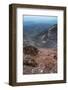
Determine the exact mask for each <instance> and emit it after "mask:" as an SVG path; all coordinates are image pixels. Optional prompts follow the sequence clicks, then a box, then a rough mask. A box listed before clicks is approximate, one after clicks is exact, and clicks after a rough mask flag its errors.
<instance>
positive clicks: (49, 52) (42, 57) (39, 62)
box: [23, 48, 57, 74]
mask: <svg viewBox="0 0 68 90" xmlns="http://www.w3.org/2000/svg"><path fill="white" fill-rule="evenodd" d="M32 50H33V49H32ZM33 51H34V50H33ZM31 52H32V51H31ZM47 73H57V49H56V48H39V50H38V52H36V54H34V55H33V54H31V53H29V54H26V53H24V60H23V74H47Z"/></svg>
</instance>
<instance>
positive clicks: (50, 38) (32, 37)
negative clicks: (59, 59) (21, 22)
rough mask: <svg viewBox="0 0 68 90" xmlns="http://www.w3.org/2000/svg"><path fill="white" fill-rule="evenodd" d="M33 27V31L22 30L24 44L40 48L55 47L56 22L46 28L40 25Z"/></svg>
mask: <svg viewBox="0 0 68 90" xmlns="http://www.w3.org/2000/svg"><path fill="white" fill-rule="evenodd" d="M43 26H45V25H43ZM33 29H34V30H33V32H32V31H31V32H24V46H29V45H32V46H35V47H40V48H56V47H57V24H55V25H52V26H50V27H49V28H48V29H47V30H46V28H45V27H42V26H41V25H40V27H34V28H33ZM35 29H36V30H35ZM38 30H39V31H38Z"/></svg>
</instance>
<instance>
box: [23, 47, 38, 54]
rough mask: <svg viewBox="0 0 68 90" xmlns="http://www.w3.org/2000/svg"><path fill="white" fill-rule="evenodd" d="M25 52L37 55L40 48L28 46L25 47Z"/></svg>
mask: <svg viewBox="0 0 68 90" xmlns="http://www.w3.org/2000/svg"><path fill="white" fill-rule="evenodd" d="M23 52H24V54H27V55H32V56H36V55H37V54H38V52H39V50H38V49H37V48H36V47H34V46H26V47H24V48H23Z"/></svg>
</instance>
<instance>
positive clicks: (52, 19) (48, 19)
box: [24, 16, 57, 24]
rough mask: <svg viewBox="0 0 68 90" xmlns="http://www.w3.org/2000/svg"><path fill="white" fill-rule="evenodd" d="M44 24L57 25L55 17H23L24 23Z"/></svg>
mask: <svg viewBox="0 0 68 90" xmlns="http://www.w3.org/2000/svg"><path fill="white" fill-rule="evenodd" d="M39 21H40V22H45V23H48V22H50V23H52V22H53V23H55V24H57V17H56V16H24V22H39Z"/></svg>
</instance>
